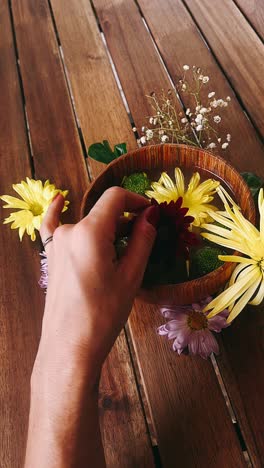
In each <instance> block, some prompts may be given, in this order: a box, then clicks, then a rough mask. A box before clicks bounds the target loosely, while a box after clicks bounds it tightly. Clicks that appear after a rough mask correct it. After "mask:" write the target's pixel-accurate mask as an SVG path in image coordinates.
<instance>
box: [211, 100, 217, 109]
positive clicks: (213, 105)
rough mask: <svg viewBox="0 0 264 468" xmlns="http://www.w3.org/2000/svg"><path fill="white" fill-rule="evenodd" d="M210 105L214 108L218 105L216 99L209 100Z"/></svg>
mask: <svg viewBox="0 0 264 468" xmlns="http://www.w3.org/2000/svg"><path fill="white" fill-rule="evenodd" d="M210 106H212V107H214V108H216V107H217V106H218V101H217V100H216V99H214V100H213V101H211V102H210Z"/></svg>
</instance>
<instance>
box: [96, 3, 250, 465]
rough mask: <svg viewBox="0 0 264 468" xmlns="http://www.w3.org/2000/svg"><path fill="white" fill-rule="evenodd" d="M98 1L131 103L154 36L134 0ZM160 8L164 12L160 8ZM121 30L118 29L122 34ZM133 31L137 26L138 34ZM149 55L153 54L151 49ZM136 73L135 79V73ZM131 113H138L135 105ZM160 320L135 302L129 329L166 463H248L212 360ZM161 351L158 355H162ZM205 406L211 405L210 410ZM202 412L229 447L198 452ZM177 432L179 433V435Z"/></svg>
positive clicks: (143, 83) (148, 69)
mask: <svg viewBox="0 0 264 468" xmlns="http://www.w3.org/2000/svg"><path fill="white" fill-rule="evenodd" d="M93 3H94V5H95V8H96V11H97V14H98V17H99V20H100V24H101V26H102V28H103V31H104V33H105V36H106V40H107V44H108V46H109V49H110V51H111V54H112V57H113V60H114V63H115V66H116V68H117V71H118V74H119V76H120V75H122V73H123V71H122V68H123V63H125V64H126V66H125V70H126V73H123V79H121V82H122V87H123V89H124V92H125V95H126V98H127V100H128V102H129V105H130V107H131V105H132V104H130V102H131V103H132V102H133V96H134V92H136V89H137V88H139V87H140V89H141V90H143V91H141V94H142V95H144V94H147V93H149V89H148V82H147V80H145V79H144V77H143V78H142V75H140V73H139V74H137V71H138V70H140V69H143V68H144V69H145V73H146V75H147V76H152V75H153V73H154V70H153V67H155V68H156V66H157V65H156V61H154V62H151V60H150V61H149V60H146V56H144V54H143V53H141V52H140V53H138V54H137V56H136V57H135V56H134V50H136V51H139V50H148V47H150V45H148V41H150V44H151V46H152V47H153V45H152V43H151V38H150V36H148V35H147V37H146V36H145V34H146V29H144V33H142V31H141V25H142V22H141V20H140V21H139V20H138V17H139V12H138V10H137V9H136V8H135V6H134V3H133V2H130V1H126V2H120V1H118V2H117V1H114V2H113V1H111V2H110V1H107V2H106V1H104V0H94V2H93ZM159 7H160V4H159ZM156 11H157V10H156ZM158 11H159V12H160V8H159V10H158ZM157 16H159V15H157ZM174 21H175V19H174ZM162 24H163V28H164V29H163V34H164V35H166V28H167V22H163V23H162ZM139 25H140V26H139ZM164 25H166V27H165V26H164ZM137 28H139V29H137ZM116 31H118V35H117V34H116ZM131 31H133V34H132V32H131ZM141 33H142V34H144V40H143V39H142V37H141ZM119 37H122V39H123V43H125V44H126V46H125V47H124V46H123V45H122V46H121V47H120V46H119V43H120V42H119V40H118V38H119ZM134 38H136V39H134ZM139 43H140V44H141V49H139V47H137V45H138V44H139ZM142 44H144V46H142ZM152 54H153V52H152ZM147 55H150V57H152V55H151V54H149V53H148V54H147ZM128 57H133V59H132V58H131V59H130V60H129V59H128ZM132 60H133V61H132ZM133 73H136V74H137V80H136V82H134V81H133V80H131V78H130V77H131V74H132V75H133ZM120 78H121V76H120ZM162 87H164V86H162V82H161V78H159V82H158V85H157V88H156V89H158V88H159V89H161V88H162ZM165 89H166V87H165ZM144 106H145V101H144V102H142V101H139V102H137V115H138V116H139V119H142V116H143V115H145V107H144ZM131 110H132V109H131ZM132 115H133V118H134V112H133V110H132ZM134 120H135V123H136V125H137V126H139V125H138V122H137V120H136V118H134ZM160 322H161V319H160V317H159V316H158V315H157V312H156V309H155V308H153V307H148V306H146V305H142V304H136V306H135V308H134V312H133V314H132V318H131V320H130V329H131V332H132V337H133V340H134V346H135V349H136V352H137V357H138V362H139V366H140V368H141V373H142V379H143V381H144V383H145V390H146V393H147V396H148V399H149V402H150V406H151V409H152V414H153V417H154V422H155V425H156V428H157V435H158V444H159V447H160V451H161V458H162V462H163V463H165V466H166V465H167V466H172V461H173V460H174V457H175V456H176V455H175V454H176V453H177V461H178V462H179V464H181V463H182V464H183V465H184V466H192V464H196V463H197V466H204V465H206V464H208V465H209V463H210V462H213V463H214V464H213V466H221V463H222V462H223V459H222V458H221V457H222V456H227V453H228V457H229V458H228V460H230V466H232V460H233V461H234V460H236V464H237V465H239V464H241V466H243V459H242V457H241V450H240V447H239V444H238V441H237V439H236V436H235V433H234V430H233V427H232V424H231V421H230V419H229V416H228V414H227V411H226V407H225V403H224V400H223V398H222V394H221V392H220V390H219V387H218V385H217V382H216V378H215V374H214V372H213V370H212V367H211V364H210V363H204V362H202V361H201V360H200V359H197V360H192V359H189V360H188V359H186V358H183V359H182V360H180V359H177V358H176V356H175V355H174V354H173V353H172V352H171V350H170V349H169V346H168V344H167V343H164V342H162V340H161V339H160V338H159V337H157V336H156V334H155V328H156V326H157V325H158V323H160ZM143 341H144V343H143ZM156 356H159V357H158V359H157V358H156ZM164 369H165V370H164ZM196 372H198V373H199V379H198V374H197V382H196V383H195V385H197V386H198V387H197V394H200V395H201V396H200V399H199V401H196V403H195V404H196V410H197V412H196V411H195V412H194V413H193V405H194V401H192V395H190V393H191V391H190V387H191V385H190V387H188V382H189V383H190V382H193V380H192V379H193V376H194V375H196ZM204 386H206V387H207V388H208V389H209V388H210V390H209V393H210V394H213V395H214V398H215V400H214V403H212V402H211V403H212V404H211V405H210V400H208V399H207V398H206V399H204V398H205V394H204V391H203V388H204ZM195 394H196V390H195ZM184 395H185V396H186V398H185V397H184ZM205 400H206V401H205ZM216 402H217V403H216ZM216 407H217V408H218V409H219V408H221V410H220V411H218V410H217V409H216ZM205 408H207V409H206V410H205ZM209 408H210V409H209ZM191 413H192V415H193V420H192V423H191V424H189V422H188V421H187V419H183V423H182V425H181V427H180V428H179V414H181V415H182V414H189V415H190V414H191ZM201 414H202V419H203V422H204V421H205V420H206V421H207V423H206V424H205V425H206V427H207V431H209V432H211V431H212V434H210V436H209V434H208V437H207V439H208V440H210V441H211V440H214V443H217V441H216V439H217V436H216V434H217V430H216V432H214V428H213V427H211V424H210V421H212V420H214V421H217V422H216V424H217V425H219V426H218V427H219V431H222V429H220V428H221V427H226V429H225V431H227V432H228V434H229V435H228V438H229V442H230V445H229V447H228V448H227V447H225V448H223V451H222V452H221V449H220V447H219V452H218V448H217V449H216V451H215V450H214V449H212V445H211V447H207V445H206V444H204V442H203V447H204V451H203V453H201V452H199V449H198V446H199V444H200V443H202V440H201V439H200V440H199V437H200V436H201V434H202V433H203V430H200V420H201ZM209 420H210V421H209ZM165 421H166V422H165ZM178 433H179V437H177V436H175V434H177V435H178ZM197 433H199V434H200V435H198V434H197ZM201 437H202V436H201ZM198 440H199V441H198ZM214 443H213V445H214ZM215 452H217V457H218V458H217V457H216V458H214V457H215ZM197 457H198V458H197Z"/></svg>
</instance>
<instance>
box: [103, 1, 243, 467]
mask: <svg viewBox="0 0 264 468" xmlns="http://www.w3.org/2000/svg"><path fill="white" fill-rule="evenodd" d="M130 4H131V2H120V1H119V2H113V1H111V2H101V0H100V2H98V1H97V0H96V1H95V2H94V5H95V7H96V11H97V13H98V16H99V19H100V21H101V26H102V28H103V30H104V33H105V36H106V40H107V44H108V46H109V49H110V51H111V54H112V57H113V60H114V63H115V66H116V68H117V70H118V74H119V75H120V73H122V66H121V65H122V63H125V64H126V67H125V72H124V71H123V81H122V80H121V81H122V87H123V89H124V91H125V94H126V98H127V100H128V99H130V100H131V102H132V101H133V96H134V94H133V93H134V90H135V87H138V86H139V84H140V86H141V87H142V88H143V89H144V94H145V93H147V92H149V89H148V85H147V83H146V81H144V80H143V79H141V81H140V82H139V77H141V76H142V74H140V73H139V74H137V78H136V85H135V84H134V80H130V76H131V74H132V76H133V73H134V70H135V68H136V70H138V69H143V68H147V70H148V76H152V74H153V73H154V69H153V67H152V65H151V60H150V61H148V60H147V59H146V57H147V56H144V53H143V52H142V51H141V48H142V47H141V48H139V46H138V48H136V50H137V51H138V50H140V54H139V56H140V59H138V57H136V58H134V62H131V59H130V60H128V57H129V56H130V55H131V54H132V56H133V51H134V49H135V41H136V44H138V43H139V42H140V41H138V38H139V37H141V36H140V34H141V30H140V31H137V29H136V27H135V24H137V21H134V18H135V15H139V12H138V11H137V12H136V10H135V9H134V7H133V8H131V12H130V10H129V8H128V7H127V5H130ZM121 11H122V16H121ZM124 12H126V13H124ZM117 17H118V19H117ZM105 22H106V23H107V27H105V26H104V23H105ZM128 23H131V24H128ZM140 24H141V23H140ZM132 28H134V29H133V31H134V33H133V35H131V36H130V35H129V36H128V37H127V36H126V33H127V31H130V30H131V29H132ZM117 29H118V31H120V30H121V31H122V38H123V42H125V44H126V48H125V53H124V52H123V48H124V46H123V45H122V46H121V47H119V42H118V37H116V35H115V31H116V30H117ZM128 34H130V33H128ZM119 37H121V33H120V34H119ZM111 42H112V43H111ZM142 43H143V40H141V44H142ZM144 44H145V42H144ZM116 55H117V58H116ZM142 56H143V57H142ZM138 60H140V64H137V61H138ZM155 66H156V65H155ZM159 83H160V82H159ZM159 86H160V87H162V86H161V85H160V84H159ZM131 90H133V92H132V91H131ZM129 105H130V104H129ZM138 106H142V107H140V109H141V111H140V110H139V109H138V110H137V112H138V115H139V116H140V115H141V118H142V116H143V115H146V111H145V107H144V106H145V101H142V100H141V101H137V107H138ZM132 114H133V110H132ZM133 117H134V114H133ZM134 120H135V122H136V125H137V126H139V125H138V122H137V121H136V119H134ZM137 310H138V309H137V304H136V305H135V308H134V311H133V313H132V317H134V315H136V320H134V322H132V323H133V324H132V325H131V326H130V330H131V334H132V336H133V339H134V344H135V347H136V349H137V350H138V362H139V366H140V367H141V371H142V380H143V381H144V384H145V390H146V393H147V395H149V393H150V394H151V395H152V398H151V410H152V413H153V414H154V417H155V415H156V417H157V418H158V427H159V430H158V443H159V442H160V441H159V437H161V438H163V435H162V434H160V433H159V431H161V430H162V429H161V428H164V424H165V422H164V419H162V414H163V416H164V415H165V414H166V413H168V414H170V413H171V408H170V406H169V405H168V399H167V391H168V392H171V399H172V400H173V398H174V402H173V405H174V409H175V411H177V408H178V407H179V406H182V407H183V408H185V409H183V411H189V400H188V397H187V398H186V400H185V401H184V402H182V401H179V399H178V398H177V396H175V393H174V389H173V388H171V383H169V384H168V382H166V381H165V382H164V381H163V379H162V377H161V374H160V373H159V370H160V368H159V369H157V370H156V359H154V356H153V354H152V353H151V351H150V348H151V346H152V341H153V343H156V340H157V337H156V336H155V334H154V333H153V330H154V329H155V326H153V314H148V324H147V326H148V327H149V328H150V329H151V333H150V336H148V340H152V341H151V344H150V346H149V347H148V349H145V355H144V356H142V353H141V352H139V349H140V347H138V338H137V336H138V329H140V328H141V326H142V324H141V322H140V321H141V313H137ZM137 320H138V321H139V323H138V326H137ZM130 324H131V322H130ZM152 333H153V335H152ZM163 351H164V354H162V355H159V360H160V362H162V364H163V366H166V363H167V359H168V355H170V354H169V353H171V351H170V349H169V347H165V348H163ZM174 358H175V356H174ZM147 362H148V363H149V365H152V367H153V371H152V373H151V374H149V373H148V369H147V368H146V363H147ZM200 364H201V367H203V364H204V363H200ZM174 366H175V369H177V367H178V361H175V362H174ZM209 369H210V370H209V371H208V375H207V377H208V378H209V380H208V381H207V383H206V385H208V388H210V387H211V385H212V386H213V388H215V375H214V372H213V370H212V368H211V366H210V365H209ZM176 372H177V371H176ZM186 372H187V374H188V375H189V373H190V374H191V373H192V364H191V363H190V368H189V367H188V364H186ZM156 386H160V387H161V389H160V392H161V393H162V392H163V394H164V397H163V398H159V397H160V394H159V396H158V395H156V394H155V389H156ZM168 387H169V389H168ZM216 398H217V405H218V404H219V405H220V407H221V408H222V409H223V412H222V413H221V414H222V417H223V419H224V425H225V424H227V426H229V425H230V427H229V430H230V434H231V435H230V437H231V439H230V440H231V441H232V442H231V444H230V445H231V449H230V450H231V451H232V444H234V451H235V452H236V451H238V453H239V446H238V445H237V439H236V436H235V435H234V432H233V428H232V424H231V421H230V420H229V417H228V415H227V413H226V408H225V404H224V400H223V399H222V396H221V394H220V393H219V394H218V393H217V397H216ZM218 398H219V401H218ZM149 401H150V400H149ZM185 405H186V407H185ZM157 406H160V407H161V406H162V409H161V411H158V412H157V411H156V408H157ZM199 408H200V410H201V413H202V414H203V417H204V413H203V409H202V404H201V405H200V404H199ZM219 414H220V413H219ZM219 414H218V416H219ZM207 416H208V417H209V413H208V415H207ZM225 418H227V420H226V419H225ZM174 422H175V424H178V421H176V420H175V421H174ZM170 423H171V424H173V421H170ZM219 424H220V423H219ZM156 425H157V424H156ZM209 426H210V424H209ZM171 430H172V426H171ZM185 430H186V433H185V436H186V440H187V438H188V443H189V444H190V446H189V449H190V455H189V457H190V458H189V460H188V461H189V463H191V462H190V459H192V457H193V462H194V458H195V455H194V453H195V450H194V452H192V447H194V445H193V444H195V442H194V441H193V439H194V437H195V436H194V434H193V432H192V427H190V426H188V429H187V428H186V427H185V428H183V431H185ZM209 430H211V428H210V429H209ZM174 431H177V429H174ZM208 438H209V439H210V437H208ZM160 449H161V458H162V461H163V462H164V460H165V459H166V462H167V463H168V466H170V465H169V462H170V463H171V464H172V463H173V462H172V460H173V453H175V452H177V456H178V457H179V458H180V459H181V460H183V459H184V457H185V455H186V454H185V449H184V448H183V446H182V444H181V443H179V445H178V441H177V440H176V441H175V440H174V441H173V445H172V440H171V439H168V440H167V444H166V441H165V439H163V444H162V446H160ZM236 453H237V452H236ZM164 457H165V458H164ZM231 458H232V457H231ZM195 463H197V459H196V458H195ZM199 463H201V464H202V458H201V459H199V460H198V464H199ZM238 463H239V462H238ZM186 466H188V465H186ZM190 466H191V465H190ZM201 466H202V465H201Z"/></svg>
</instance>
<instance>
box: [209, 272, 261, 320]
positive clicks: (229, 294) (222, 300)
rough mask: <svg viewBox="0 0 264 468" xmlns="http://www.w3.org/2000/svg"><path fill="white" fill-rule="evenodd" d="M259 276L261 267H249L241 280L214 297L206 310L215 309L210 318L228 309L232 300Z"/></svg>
mask: <svg viewBox="0 0 264 468" xmlns="http://www.w3.org/2000/svg"><path fill="white" fill-rule="evenodd" d="M258 277H259V268H258V267H256V266H255V265H250V266H249V267H248V273H247V275H246V276H245V277H243V278H242V279H241V280H238V281H236V283H235V284H233V285H232V286H230V287H228V288H227V289H226V290H225V291H223V292H222V293H221V294H220V295H219V296H217V297H216V298H215V299H213V300H212V301H211V302H210V303H209V304H208V305H207V306H206V307H205V308H204V311H205V312H206V311H208V310H211V309H213V310H212V311H211V312H210V313H209V314H208V318H211V317H214V316H215V315H216V314H219V312H221V311H222V310H224V309H226V308H227V307H228V306H229V305H230V304H231V303H232V302H235V301H236V300H237V299H238V298H239V297H240V296H241V294H243V293H244V292H245V291H246V290H247V289H248V288H249V287H250V286H251V285H252V284H253V283H254V282H255V281H256V279H258Z"/></svg>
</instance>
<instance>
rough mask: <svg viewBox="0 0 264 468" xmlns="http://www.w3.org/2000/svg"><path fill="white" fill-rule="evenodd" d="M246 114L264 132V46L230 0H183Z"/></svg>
mask: <svg viewBox="0 0 264 468" xmlns="http://www.w3.org/2000/svg"><path fill="white" fill-rule="evenodd" d="M184 1H185V3H186V4H187V6H188V8H189V9H190V11H191V13H192V15H193V16H194V18H195V20H196V21H197V23H198V25H199V27H200V28H201V30H202V32H203V34H204V36H205V38H206V40H207V42H208V43H209V45H210V47H211V49H212V50H213V52H214V54H215V56H216V57H217V60H218V61H219V63H220V64H221V65H222V67H223V69H224V70H225V73H226V75H227V76H228V77H229V79H230V81H231V83H232V85H233V86H234V88H235V90H236V92H237V93H238V94H239V96H240V97H241V99H242V101H243V103H244V105H245V107H246V109H247V111H248V113H249V115H250V116H251V118H252V120H253V121H254V122H255V124H256V126H257V127H258V129H259V130H260V132H261V134H262V135H264V119H263V99H262V97H263V93H264V83H263V79H262V77H263V76H264V60H263V57H264V45H263V43H262V42H261V40H260V39H259V37H258V36H257V35H256V33H255V31H254V30H253V29H252V27H251V26H250V25H249V23H248V21H247V20H246V19H245V17H244V16H243V15H242V13H241V12H240V11H239V9H238V8H237V7H236V5H235V3H234V2H233V1H232V0H222V1H221V2H219V3H218V4H217V6H216V5H215V4H214V3H213V2H211V0H203V1H202V2H197V1H196V0H184Z"/></svg>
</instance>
